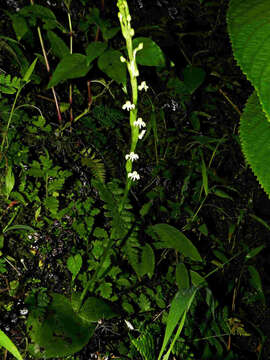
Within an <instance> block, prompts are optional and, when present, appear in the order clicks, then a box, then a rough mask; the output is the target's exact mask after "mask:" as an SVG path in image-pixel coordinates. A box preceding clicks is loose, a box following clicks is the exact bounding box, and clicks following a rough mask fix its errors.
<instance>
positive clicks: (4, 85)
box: [0, 74, 21, 94]
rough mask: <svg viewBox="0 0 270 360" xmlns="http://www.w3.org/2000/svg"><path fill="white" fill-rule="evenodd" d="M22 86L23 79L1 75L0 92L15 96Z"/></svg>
mask: <svg viewBox="0 0 270 360" xmlns="http://www.w3.org/2000/svg"><path fill="white" fill-rule="evenodd" d="M20 86H21V79H19V78H17V77H16V76H14V77H13V78H11V75H9V74H8V75H6V74H0V92H2V93H4V94H14V93H16V92H17V91H18V89H19V88H20Z"/></svg>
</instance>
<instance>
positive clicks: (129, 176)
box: [128, 171, 140, 181]
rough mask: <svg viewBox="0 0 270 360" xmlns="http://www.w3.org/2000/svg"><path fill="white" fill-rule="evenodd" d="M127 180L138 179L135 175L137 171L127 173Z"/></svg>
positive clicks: (137, 175) (138, 176)
mask: <svg viewBox="0 0 270 360" xmlns="http://www.w3.org/2000/svg"><path fill="white" fill-rule="evenodd" d="M128 178H130V179H131V180H133V181H135V180H139V179H140V175H139V174H138V173H137V171H133V172H132V173H128Z"/></svg>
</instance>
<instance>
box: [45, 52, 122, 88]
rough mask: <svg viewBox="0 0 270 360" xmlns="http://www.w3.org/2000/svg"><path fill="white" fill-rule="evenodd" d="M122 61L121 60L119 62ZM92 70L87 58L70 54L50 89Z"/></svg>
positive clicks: (54, 77) (51, 82)
mask: <svg viewBox="0 0 270 360" xmlns="http://www.w3.org/2000/svg"><path fill="white" fill-rule="evenodd" d="M119 61H120V60H119ZM89 70H90V66H87V64H86V56H85V55H82V54H69V55H66V56H65V57H63V59H62V60H61V61H60V62H59V64H58V65H57V67H56V69H55V71H54V73H53V74H52V78H51V80H50V82H49V84H48V88H51V87H52V86H55V85H57V84H58V83H59V82H60V81H65V80H67V79H75V78H80V77H83V76H85V75H86V74H87V73H88V71H89Z"/></svg>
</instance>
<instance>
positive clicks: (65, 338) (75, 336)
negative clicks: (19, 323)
mask: <svg viewBox="0 0 270 360" xmlns="http://www.w3.org/2000/svg"><path fill="white" fill-rule="evenodd" d="M27 329H28V331H29V334H30V337H31V340H32V344H31V345H30V347H29V350H30V353H31V355H33V356H34V357H35V358H38V359H41V358H42V359H44V358H45V359H49V358H60V357H64V356H68V355H72V354H74V353H75V352H77V351H79V350H81V349H82V348H83V347H84V346H85V345H86V344H87V343H88V341H89V339H90V337H91V336H92V334H93V332H94V329H95V324H89V323H86V322H85V321H83V320H82V319H81V317H80V316H79V315H78V314H77V313H76V312H75V311H74V309H73V308H72V305H71V302H70V301H69V299H67V298H66V297H65V296H63V295H60V294H53V295H52V302H51V304H50V305H49V306H48V308H47V311H46V317H45V318H44V319H40V318H39V317H38V316H36V313H35V312H30V315H29V317H28V319H27Z"/></svg>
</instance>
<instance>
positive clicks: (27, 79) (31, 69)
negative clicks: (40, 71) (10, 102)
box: [23, 58, 38, 82]
mask: <svg viewBox="0 0 270 360" xmlns="http://www.w3.org/2000/svg"><path fill="white" fill-rule="evenodd" d="M37 60H38V58H35V60H34V61H33V62H32V64H31V65H30V66H29V68H28V69H27V70H26V72H25V74H24V76H23V81H25V82H28V81H29V80H30V77H31V75H32V73H33V71H34V69H35V66H36V63H37Z"/></svg>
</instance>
